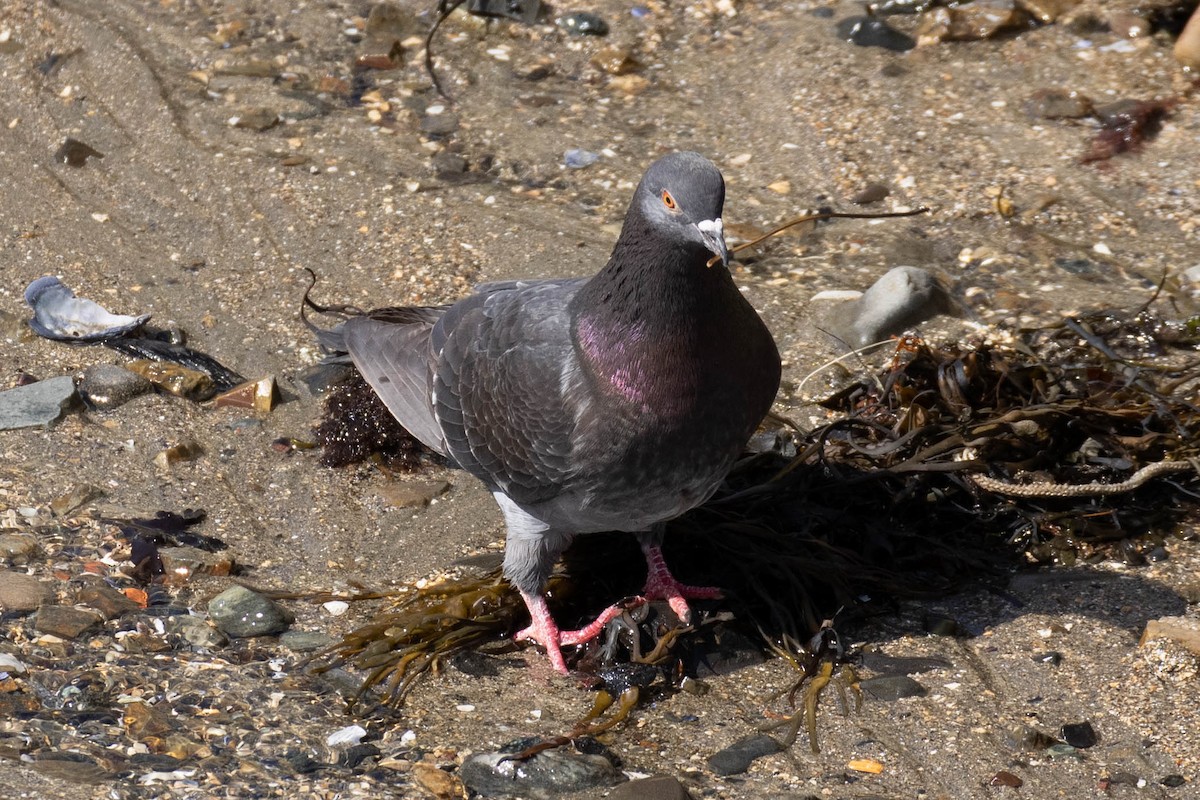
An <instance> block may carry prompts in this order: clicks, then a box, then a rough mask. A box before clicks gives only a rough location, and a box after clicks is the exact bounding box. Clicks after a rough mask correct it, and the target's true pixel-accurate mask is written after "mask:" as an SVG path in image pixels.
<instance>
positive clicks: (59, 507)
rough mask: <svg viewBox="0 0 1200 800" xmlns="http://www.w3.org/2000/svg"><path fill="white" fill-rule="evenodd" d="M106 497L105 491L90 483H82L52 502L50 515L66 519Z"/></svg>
mask: <svg viewBox="0 0 1200 800" xmlns="http://www.w3.org/2000/svg"><path fill="white" fill-rule="evenodd" d="M102 497H104V490H103V489H101V488H100V487H99V486H93V485H92V484H90V483H81V484H79V485H78V486H75V487H73V488H72V489H71V491H69V492H67V493H66V494H61V495H59V496H58V497H56V498H54V499H53V500H51V501H50V513H52V514H53V515H54V516H56V517H65V516H67V515H69V514H71V513H72V512H74V511H76V510H78V509H80V508H82V507H83V506H85V505H87V504H88V503H90V502H92V501H93V500H99V499H100V498H102Z"/></svg>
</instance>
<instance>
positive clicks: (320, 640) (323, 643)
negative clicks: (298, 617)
mask: <svg viewBox="0 0 1200 800" xmlns="http://www.w3.org/2000/svg"><path fill="white" fill-rule="evenodd" d="M335 641H337V640H336V639H335V638H334V637H332V636H330V635H329V634H328V633H322V632H321V631H284V632H283V633H281V634H280V635H279V643H280V644H281V645H283V646H284V647H286V648H287V649H288V650H291V651H292V652H294V653H311V652H313V651H315V650H324V649H325V648H326V647H328V646H329V645H331V644H333V643H334V642H335Z"/></svg>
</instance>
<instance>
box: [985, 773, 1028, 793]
mask: <svg viewBox="0 0 1200 800" xmlns="http://www.w3.org/2000/svg"><path fill="white" fill-rule="evenodd" d="M1024 783H1025V781H1023V780H1021V779H1020V778H1018V777H1017V776H1016V775H1014V774H1012V773H1011V772H1008V771H1006V770H1000V771H999V772H997V773H996V774H995V775H993V776H992V779H991V780H990V781H988V786H1011V787H1012V788H1014V789H1019V788H1020V787H1021V785H1022V784H1024Z"/></svg>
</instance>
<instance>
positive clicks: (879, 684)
mask: <svg viewBox="0 0 1200 800" xmlns="http://www.w3.org/2000/svg"><path fill="white" fill-rule="evenodd" d="M859 688H860V689H862V691H863V693H864V694H866V695H868V696H870V697H873V698H875V699H876V700H881V701H883V702H885V703H890V702H893V701H896V700H901V699H903V698H905V697H924V696H925V695H927V694H929V690H928V689H926V688H925V687H924V686H922V685H921V684H920V683H918V682H917V681H915V680H913V679H912V678H910V677H909V676H907V675H880V676H879V677H877V678H867V679H866V680H864V681H862V682H861V683H860V684H859Z"/></svg>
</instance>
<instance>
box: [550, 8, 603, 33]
mask: <svg viewBox="0 0 1200 800" xmlns="http://www.w3.org/2000/svg"><path fill="white" fill-rule="evenodd" d="M554 24H555V25H557V26H558V27H560V28H562V29H563V30H564V31H566V32H567V33H569V34H571V35H572V36H607V35H608V23H607V22H605V21H604V20H603V19H601V18H600V17H598V16H596V15H595V14H589V13H587V12H586V11H576V12H574V13H572V14H564V15H563V16H561V17H559V18H558V19H556V20H554Z"/></svg>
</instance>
